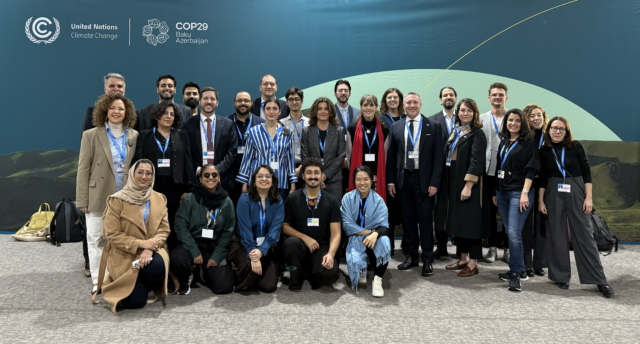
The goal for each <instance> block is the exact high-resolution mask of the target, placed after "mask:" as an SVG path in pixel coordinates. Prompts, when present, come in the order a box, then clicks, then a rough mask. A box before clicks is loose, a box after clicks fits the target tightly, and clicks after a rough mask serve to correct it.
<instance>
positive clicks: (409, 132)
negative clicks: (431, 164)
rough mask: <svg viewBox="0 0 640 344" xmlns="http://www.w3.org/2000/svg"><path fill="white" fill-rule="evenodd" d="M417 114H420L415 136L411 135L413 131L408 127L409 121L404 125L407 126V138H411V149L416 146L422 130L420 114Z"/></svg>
mask: <svg viewBox="0 0 640 344" xmlns="http://www.w3.org/2000/svg"><path fill="white" fill-rule="evenodd" d="M419 116H420V122H419V123H418V132H417V133H416V135H415V136H413V133H412V132H411V129H410V128H409V121H407V122H405V125H406V126H407V136H408V137H409V140H411V144H412V145H413V149H415V148H416V143H418V138H419V137H420V133H421V132H422V115H419Z"/></svg>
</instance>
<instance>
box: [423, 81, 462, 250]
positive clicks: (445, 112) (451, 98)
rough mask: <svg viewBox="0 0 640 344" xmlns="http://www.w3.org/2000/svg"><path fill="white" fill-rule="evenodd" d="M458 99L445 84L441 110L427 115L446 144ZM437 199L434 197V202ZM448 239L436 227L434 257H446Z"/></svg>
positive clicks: (453, 123)
mask: <svg viewBox="0 0 640 344" xmlns="http://www.w3.org/2000/svg"><path fill="white" fill-rule="evenodd" d="M457 101H458V93H456V90H454V89H453V87H450V86H445V87H443V88H442V89H441V90H440V104H442V111H440V112H438V113H436V114H435V115H433V116H431V117H429V119H432V120H434V121H436V122H438V123H440V127H441V128H442V139H443V142H444V144H445V146H446V143H447V140H449V135H451V131H452V130H453V127H455V119H456V118H455V117H456V114H455V106H456V102H457ZM437 201H438V200H437V199H436V202H437ZM448 241H449V237H448V236H447V232H445V231H444V228H436V242H437V245H438V248H437V249H436V250H435V252H433V257H434V258H435V259H440V258H444V257H448V256H449V254H448V253H447V242H448Z"/></svg>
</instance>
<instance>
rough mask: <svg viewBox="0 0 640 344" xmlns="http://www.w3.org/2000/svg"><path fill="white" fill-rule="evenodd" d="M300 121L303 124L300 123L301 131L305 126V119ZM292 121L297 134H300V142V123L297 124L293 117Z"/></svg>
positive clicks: (299, 139)
mask: <svg viewBox="0 0 640 344" xmlns="http://www.w3.org/2000/svg"><path fill="white" fill-rule="evenodd" d="M300 121H301V122H302V124H300V131H302V128H304V120H303V119H300ZM291 123H292V124H293V129H294V130H295V132H296V134H298V142H300V141H301V138H300V131H298V125H297V124H296V121H295V120H294V119H293V118H292V119H291Z"/></svg>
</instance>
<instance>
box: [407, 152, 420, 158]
mask: <svg viewBox="0 0 640 344" xmlns="http://www.w3.org/2000/svg"><path fill="white" fill-rule="evenodd" d="M418 153H419V152H418V151H415V150H413V151H409V159H418Z"/></svg>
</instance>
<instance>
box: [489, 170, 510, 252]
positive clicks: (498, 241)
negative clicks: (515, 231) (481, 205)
mask: <svg viewBox="0 0 640 344" xmlns="http://www.w3.org/2000/svg"><path fill="white" fill-rule="evenodd" d="M484 177H485V178H486V179H485V180H486V184H485V185H494V183H495V182H496V177H495V176H488V175H486V174H485V175H484ZM486 190H488V191H486V192H487V193H489V192H491V191H489V190H493V187H487V188H486ZM493 191H495V190H493ZM495 195H496V194H495V192H493V194H490V195H488V198H487V200H488V203H489V216H490V222H489V225H490V228H491V236H490V237H489V247H497V248H509V239H508V238H507V230H506V229H505V228H504V225H501V226H502V230H501V231H498V218H497V217H498V206H496V205H494V204H493V201H492V198H493V196H495Z"/></svg>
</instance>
